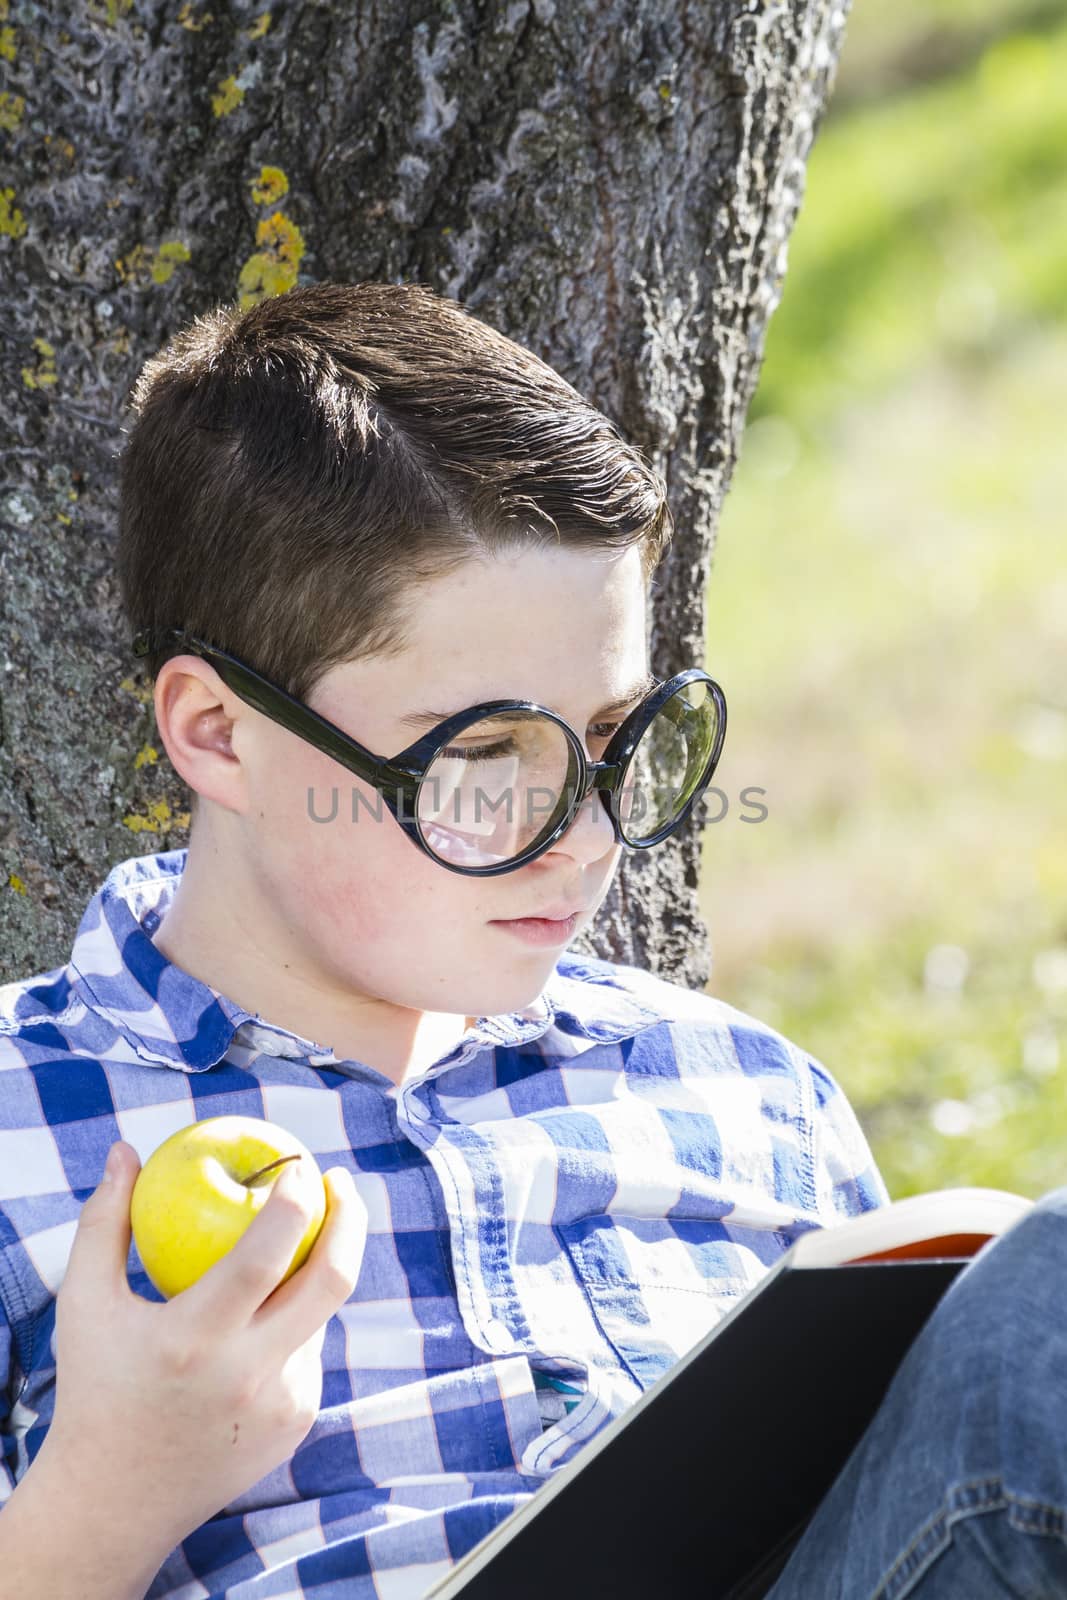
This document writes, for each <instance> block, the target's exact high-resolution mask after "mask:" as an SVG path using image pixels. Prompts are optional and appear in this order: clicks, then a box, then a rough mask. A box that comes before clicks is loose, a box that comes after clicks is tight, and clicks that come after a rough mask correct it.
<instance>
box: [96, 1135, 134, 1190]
mask: <svg viewBox="0 0 1067 1600" xmlns="http://www.w3.org/2000/svg"><path fill="white" fill-rule="evenodd" d="M127 1152H129V1154H127ZM135 1154H136V1151H132V1150H130V1146H129V1145H127V1144H124V1143H123V1142H122V1140H121V1139H120V1140H119V1142H118V1143H117V1144H113V1145H112V1146H111V1149H110V1150H109V1151H108V1153H107V1160H106V1161H105V1163H104V1176H103V1177H102V1178H101V1180H100V1186H101V1188H103V1187H105V1186H107V1187H108V1188H110V1187H111V1186H112V1185H113V1184H114V1183H116V1182H120V1183H121V1182H125V1181H126V1180H127V1179H128V1178H129V1176H130V1173H131V1170H132V1169H131V1167H130V1155H135Z"/></svg>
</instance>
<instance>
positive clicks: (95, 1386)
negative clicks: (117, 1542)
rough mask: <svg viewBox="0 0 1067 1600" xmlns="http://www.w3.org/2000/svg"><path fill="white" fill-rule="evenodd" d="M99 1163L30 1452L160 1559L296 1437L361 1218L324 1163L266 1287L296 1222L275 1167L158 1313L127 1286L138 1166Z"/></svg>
mask: <svg viewBox="0 0 1067 1600" xmlns="http://www.w3.org/2000/svg"><path fill="white" fill-rule="evenodd" d="M110 1155H111V1156H112V1157H113V1158H114V1160H115V1163H116V1167H115V1173H114V1176H113V1177H105V1180H104V1181H103V1182H102V1183H101V1184H100V1186H99V1187H98V1188H97V1189H96V1190H94V1192H93V1193H92V1195H90V1197H89V1199H88V1200H87V1201H86V1203H85V1205H84V1206H83V1208H82V1212H81V1215H80V1217H79V1219H78V1228H77V1232H76V1234H75V1238H74V1243H73V1246H72V1248H71V1254H70V1261H69V1264H68V1267H67V1271H66V1275H65V1277H64V1279H63V1282H62V1283H61V1285H60V1288H59V1293H58V1296H57V1299H56V1399H55V1413H54V1416H53V1420H52V1424H51V1426H50V1428H49V1430H48V1433H47V1434H46V1436H45V1441H44V1445H43V1446H42V1451H45V1450H47V1451H48V1452H49V1453H50V1459H51V1460H52V1461H53V1464H54V1466H56V1468H57V1470H59V1471H62V1472H65V1473H68V1474H70V1473H72V1472H73V1473H74V1474H75V1475H76V1476H77V1477H78V1478H79V1479H80V1481H82V1482H83V1483H94V1484H95V1485H97V1486H98V1487H99V1488H100V1490H101V1491H102V1492H103V1493H105V1494H106V1495H107V1497H108V1498H109V1499H111V1498H112V1493H113V1495H114V1496H116V1497H117V1500H112V1503H114V1504H118V1505H120V1506H123V1508H124V1512H125V1515H126V1516H127V1517H129V1518H130V1520H131V1523H134V1522H136V1524H138V1525H139V1526H140V1527H141V1529H143V1530H144V1532H145V1535H146V1537H147V1539H148V1540H149V1541H151V1542H154V1543H155V1544H156V1547H157V1548H159V1549H162V1551H163V1553H164V1555H166V1554H167V1553H169V1552H170V1551H171V1550H172V1549H174V1547H175V1546H176V1545H177V1544H178V1543H180V1541H181V1540H182V1539H183V1538H185V1537H186V1535H187V1534H189V1533H191V1532H192V1531H193V1530H194V1529H195V1528H198V1527H200V1526H201V1524H202V1523H204V1522H206V1521H207V1519H208V1518H209V1517H211V1516H213V1515H214V1514H215V1513H216V1512H217V1511H219V1510H220V1509H221V1508H222V1507H223V1506H225V1505H227V1504H228V1503H229V1502H230V1501H231V1500H234V1499H236V1498H237V1496H238V1495H240V1494H242V1493H243V1492H244V1491H245V1490H246V1489H249V1488H251V1486H252V1485H253V1484H254V1483H257V1482H258V1481H259V1479H260V1478H262V1477H265V1476H266V1474H267V1473H268V1472H270V1471H271V1470H272V1468H274V1467H276V1466H278V1465H279V1464H280V1463H281V1462H283V1461H286V1460H288V1458H289V1457H290V1456H291V1455H292V1454H293V1451H294V1450H295V1449H296V1447H297V1445H298V1444H299V1443H300V1441H301V1440H302V1439H303V1438H305V1436H306V1435H307V1434H308V1432H309V1431H310V1429H311V1426H312V1424H313V1423H314V1421H315V1418H316V1416H317V1415H318V1410H319V1404H320V1401H321V1398H322V1362H321V1352H322V1344H323V1340H324V1338H325V1333H326V1323H327V1322H328V1320H329V1319H330V1317H331V1316H333V1314H334V1312H336V1311H337V1310H338V1309H339V1307H340V1306H342V1305H343V1304H344V1303H345V1301H346V1300H347V1299H348V1298H349V1296H350V1295H351V1294H352V1291H353V1289H354V1288H355V1285H356V1280H357V1278H358V1277H359V1269H360V1265H361V1263H362V1259H363V1250H364V1245H365V1243H366V1235H367V1212H366V1207H365V1206H364V1204H363V1202H362V1201H361V1200H360V1197H359V1195H358V1193H357V1191H356V1189H355V1187H354V1185H353V1183H352V1179H351V1176H350V1174H349V1173H348V1172H347V1171H346V1170H345V1169H344V1168H342V1167H331V1168H330V1169H329V1170H328V1171H327V1172H326V1173H325V1174H324V1178H325V1182H326V1193H327V1207H326V1219H325V1221H324V1222H323V1225H322V1229H321V1231H320V1233H319V1236H318V1238H317V1239H316V1241H315V1244H314V1246H313V1248H312V1251H311V1254H310V1255H309V1256H308V1258H307V1260H306V1261H305V1262H304V1264H303V1266H301V1267H300V1268H299V1269H298V1270H297V1271H296V1272H295V1273H294V1274H293V1276H292V1277H291V1278H290V1279H289V1281H288V1282H287V1283H285V1284H284V1285H282V1287H281V1288H280V1289H277V1291H276V1292H272V1291H275V1288H276V1285H277V1284H278V1283H279V1282H280V1280H281V1278H282V1276H283V1275H284V1273H285V1271H286V1269H287V1267H288V1265H289V1263H290V1261H291V1260H292V1258H293V1252H294V1251H295V1249H296V1247H297V1245H298V1244H299V1242H300V1240H301V1238H302V1237H303V1234H304V1231H305V1229H306V1228H307V1226H308V1223H309V1221H310V1214H309V1213H307V1212H306V1211H305V1208H304V1205H303V1203H302V1201H301V1199H300V1196H299V1186H298V1185H297V1184H296V1183H295V1182H293V1181H292V1178H291V1176H290V1170H289V1168H288V1167H283V1169H282V1173H281V1176H280V1177H279V1178H278V1179H277V1181H276V1182H275V1183H274V1185H273V1187H272V1190H271V1193H270V1195H269V1197H268V1199H267V1201H266V1204H265V1205H264V1206H263V1208H262V1210H261V1211H260V1212H259V1213H258V1214H257V1216H256V1217H255V1219H254V1220H253V1222H252V1223H251V1224H250V1226H249V1227H248V1228H247V1229H246V1231H245V1232H244V1234H242V1236H241V1238H240V1239H239V1240H238V1241H237V1243H236V1244H235V1245H234V1246H233V1248H232V1250H230V1251H228V1252H227V1254H226V1255H224V1256H223V1257H222V1258H221V1260H219V1261H217V1262H216V1263H215V1265H214V1266H213V1267H211V1268H210V1269H209V1270H208V1271H207V1272H206V1273H205V1274H204V1276H203V1277H202V1278H200V1279H199V1280H198V1281H197V1282H196V1283H194V1284H192V1285H191V1286H190V1287H189V1288H188V1289H185V1290H183V1291H182V1293H181V1294H179V1295H176V1296H175V1297H174V1299H173V1300H169V1301H168V1302H167V1303H166V1304H165V1305H160V1304H158V1303H157V1302H155V1301H151V1300H143V1299H142V1298H141V1297H140V1295H137V1294H134V1292H133V1291H132V1290H131V1288H130V1286H129V1283H128V1282H127V1278H126V1257H127V1254H128V1252H129V1248H130V1196H131V1193H132V1191H133V1185H134V1182H135V1180H136V1178H137V1175H138V1173H139V1171H140V1161H139V1160H138V1158H137V1154H136V1151H134V1150H133V1149H132V1147H131V1146H130V1145H127V1144H125V1143H122V1142H121V1141H120V1142H119V1143H117V1144H114V1145H113V1146H112V1147H111V1151H110ZM60 1463H61V1465H59V1464H60ZM165 1541H169V1542H165Z"/></svg>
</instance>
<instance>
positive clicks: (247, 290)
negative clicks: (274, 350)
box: [237, 211, 304, 311]
mask: <svg viewBox="0 0 1067 1600" xmlns="http://www.w3.org/2000/svg"><path fill="white" fill-rule="evenodd" d="M256 243H257V244H258V245H259V246H260V248H259V249H258V250H257V251H256V252H255V254H254V255H251V256H249V258H248V260H247V261H246V262H245V264H244V266H243V267H242V268H241V273H240V276H239V278H238V280H237V286H238V291H239V294H240V305H241V309H242V310H243V311H247V310H248V308H249V306H254V305H257V304H258V303H259V301H260V300H266V299H267V298H268V297H269V296H270V295H275V294H284V293H285V292H286V290H287V289H291V288H292V287H293V285H294V284H295V283H296V279H297V273H298V272H299V270H300V262H301V259H302V257H303V254H304V236H303V234H302V233H301V232H300V229H299V228H298V227H297V225H296V223H295V222H293V220H292V219H291V218H290V217H287V216H285V214H284V213H283V212H281V211H275V212H274V213H273V215H271V216H269V217H264V219H263V221H262V222H261V223H259V224H258V226H257V228H256Z"/></svg>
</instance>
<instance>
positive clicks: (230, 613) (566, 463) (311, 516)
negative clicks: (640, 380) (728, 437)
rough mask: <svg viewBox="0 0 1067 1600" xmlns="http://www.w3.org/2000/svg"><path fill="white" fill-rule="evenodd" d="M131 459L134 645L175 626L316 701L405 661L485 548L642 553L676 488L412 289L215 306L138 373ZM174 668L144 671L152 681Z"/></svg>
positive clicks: (536, 373)
mask: <svg viewBox="0 0 1067 1600" xmlns="http://www.w3.org/2000/svg"><path fill="white" fill-rule="evenodd" d="M131 402H132V406H133V409H134V412H135V413H136V416H135V420H134V423H133V426H132V428H131V429H130V432H129V438H128V441H127V444H126V447H125V450H124V452H123V456H122V460H121V463H120V487H121V494H120V508H119V548H118V566H119V579H120V583H121V588H122V598H123V604H124V606H125V609H126V613H127V616H128V618H129V621H130V624H131V630H133V631H137V630H140V629H149V630H154V629H157V628H165V627H168V626H172V625H174V626H183V627H185V628H187V629H189V630H190V631H191V632H193V633H197V634H199V635H200V636H201V637H202V638H206V639H207V640H209V641H210V642H211V643H213V644H217V645H220V646H221V647H222V648H224V649H226V650H229V651H231V652H232V653H233V654H235V655H238V656H240V657H241V658H242V659H244V660H246V661H247V662H249V664H250V665H252V666H254V667H255V668H256V669H257V670H258V671H259V672H261V673H263V674H264V675H265V676H267V677H268V678H271V679H273V681H274V682H275V683H278V684H280V685H281V686H282V687H283V688H285V689H287V690H288V691H289V693H290V694H293V695H296V696H297V697H298V698H300V699H306V698H307V697H308V695H309V694H310V692H311V690H312V689H313V688H314V686H315V683H316V682H317V681H318V679H319V678H320V677H321V676H322V675H323V673H325V672H326V671H328V670H329V669H330V667H332V666H334V665H336V664H338V663H340V662H342V661H350V660H357V659H359V658H361V657H363V656H369V655H377V654H386V655H388V654H392V653H395V652H397V651H399V650H401V649H402V648H404V645H405V643H406V642H407V641H406V639H405V631H404V630H405V621H406V616H405V600H406V598H407V597H408V596H409V595H410V594H411V593H412V591H413V590H414V589H416V588H417V586H418V585H420V584H421V583H423V582H424V581H426V580H428V579H432V578H434V577H438V576H444V575H445V574H447V573H449V572H451V571H452V570H453V569H454V568H456V567H458V566H460V565H461V564H462V562H463V561H464V560H466V559H468V558H469V557H470V556H472V555H474V554H477V553H478V551H479V550H494V549H502V548H505V547H514V546H516V545H521V544H523V543H524V542H526V541H529V540H533V541H535V542H536V543H538V544H541V545H543V544H546V543H548V542H550V541H559V542H561V543H566V544H570V545H583V546H587V547H588V546H601V547H603V546H615V547H618V548H622V547H625V546H628V545H631V544H635V543H639V544H641V545H642V562H643V567H644V571H645V574H646V578H647V577H648V576H649V575H650V574H651V572H652V571H653V570H654V568H655V566H656V565H657V563H658V562H659V560H660V558H661V557H662V555H663V552H664V550H665V549H666V547H667V544H668V543H669V541H670V538H671V535H672V531H673V522H672V518H671V514H670V510H669V508H668V505H667V498H666V485H665V484H664V481H663V478H662V477H661V475H660V474H659V473H658V472H657V471H656V470H655V469H654V468H653V467H652V466H651V465H650V464H649V463H648V462H647V461H646V459H645V458H644V457H643V456H642V455H641V454H640V453H639V451H638V450H637V449H635V448H634V447H633V446H631V445H629V444H627V443H626V442H625V441H624V440H623V438H622V437H621V435H620V434H619V432H618V429H617V428H616V427H615V426H614V424H613V423H611V422H610V421H609V420H608V418H606V417H605V416H604V415H603V414H602V413H601V412H599V411H598V410H597V409H596V408H595V406H593V405H591V404H590V402H589V401H587V400H585V399H583V398H582V396H581V395H580V394H579V393H578V392H577V390H575V389H573V388H572V387H571V385H570V384H569V383H567V382H566V381H565V379H563V378H562V377H560V375H559V374H558V373H557V372H555V371H554V370H553V369H552V367H550V366H549V365H547V363H546V362H544V361H542V360H540V359H539V357H537V356H535V355H534V354H533V353H532V352H531V351H529V350H526V349H524V348H523V346H522V345H518V344H515V343H514V342H513V341H512V340H511V339H508V338H505V336H504V335H503V334H502V333H499V332H497V331H496V330H495V329H494V328H491V327H490V326H488V324H486V323H484V322H481V321H480V320H479V319H478V318H476V317H475V316H473V315H472V314H471V313H470V312H468V311H466V310H465V309H464V308H463V307H462V306H460V305H459V303H458V302H456V301H454V300H450V299H447V298H445V297H444V296H442V295H439V294H437V293H436V292H435V291H434V290H432V289H431V288H429V287H428V286H426V285H424V284H417V283H404V284H395V283H378V282H365V283H317V284H311V285H309V286H307V287H301V286H298V287H296V288H294V289H290V290H289V291H288V292H287V293H285V294H281V295H277V296H272V297H270V298H268V299H266V300H263V301H261V302H260V303H259V304H257V305H254V306H252V307H251V308H250V309H248V310H245V311H241V310H240V309H239V308H238V307H237V306H234V305H231V306H220V307H217V308H216V309H215V310H213V311H211V312H210V313H208V314H207V315H204V316H200V317H197V318H196V319H195V320H194V321H193V323H191V324H190V325H188V326H187V327H185V328H182V329H181V330H180V331H179V332H178V333H177V334H175V335H174V336H173V337H172V338H171V339H170V340H169V342H168V343H167V345H166V346H165V347H164V349H162V350H161V351H160V352H159V353H158V354H156V355H154V356H153V357H151V359H150V360H148V361H147V362H146V363H145V365H144V367H143V368H142V370H141V373H140V375H139V377H138V378H137V381H136V383H135V385H134V387H133V390H132V394H131ZM179 651H180V646H178V645H176V644H173V645H171V646H170V647H169V648H168V647H166V646H163V647H157V648H154V649H153V650H152V651H151V652H150V653H149V655H148V656H146V657H145V661H144V664H145V665H146V667H147V669H148V672H149V674H150V676H151V677H153V678H154V677H155V676H156V674H157V673H158V671H159V669H160V667H161V666H162V664H163V662H164V661H165V660H166V659H167V658H168V656H170V655H174V654H175V653H178V652H179Z"/></svg>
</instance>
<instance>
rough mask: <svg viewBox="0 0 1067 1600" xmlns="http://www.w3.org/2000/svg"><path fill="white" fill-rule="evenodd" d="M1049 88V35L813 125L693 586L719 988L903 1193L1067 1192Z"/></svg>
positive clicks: (1054, 170) (1065, 894)
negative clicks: (785, 246) (746, 805)
mask: <svg viewBox="0 0 1067 1600" xmlns="http://www.w3.org/2000/svg"><path fill="white" fill-rule="evenodd" d="M861 9H863V0H860V6H858V7H857V8H856V11H855V12H854V15H853V22H851V23H850V39H851V38H852V37H854V30H855V26H856V22H857V20H858V17H859V12H860V10H861ZM873 9H874V10H876V11H877V9H878V8H877V7H874V8H873ZM909 9H912V10H914V8H911V7H910V6H909ZM958 9H960V10H962V9H963V8H962V7H961V8H958ZM866 10H867V12H868V13H870V12H871V10H872V0H867V6H866ZM872 26H874V24H873V23H872ZM848 48H849V46H848V44H847V43H846V52H847V50H848ZM1057 81H1059V82H1062V81H1067V28H1061V29H1059V30H1052V31H1049V32H1048V33H1046V34H1043V35H1038V34H1036V33H1035V34H1025V35H1021V36H1012V37H1008V38H1005V39H1003V40H1000V41H998V42H997V43H996V44H995V45H993V46H992V47H987V48H986V49H985V51H984V53H983V54H982V56H981V58H980V59H979V60H978V61H977V62H971V63H968V64H966V65H965V66H964V67H962V68H961V69H960V70H959V71H958V72H957V73H956V74H955V76H953V77H952V78H951V79H950V80H948V81H944V82H940V83H937V84H935V85H927V86H924V87H921V88H916V89H912V90H910V91H909V92H907V93H906V94H902V95H899V96H896V97H895V98H894V99H892V100H891V101H888V102H886V103H885V104H879V105H872V106H863V107H862V108H860V109H858V110H857V109H856V108H855V107H850V108H849V109H848V110H847V111H846V112H845V113H843V114H842V115H841V116H839V117H837V118H835V117H834V115H833V114H832V113H831V115H830V117H829V118H828V119H827V122H826V123H825V125H824V128H823V132H822V133H821V135H820V138H819V141H818V142H817V145H816V149H815V152H814V155H813V158H812V161H811V165H810V168H809V177H808V195H807V199H806V200H805V204H804V207H803V210H802V213H801V217H800V219H799V222H798V225H797V230H796V234H795V237H794V240H793V244H792V247H791V262H790V268H789V273H788V276H787V280H786V291H785V294H784V296H783V301H782V304H781V307H780V308H779V310H778V311H777V312H776V314H775V318H774V319H773V321H772V324H771V331H770V335H769V338H768V345H767V359H766V364H765V368H764V372H763V374H762V377H761V382H760V387H759V390H758V392H757V395H756V400H755V403H754V406H753V410H752V417H751V421H750V425H749V429H748V432H747V434H746V439H745V444H744V450H743V453H742V457H741V462H740V465H739V468H738V471H737V474H736V476H735V481H734V484H733V486H732V488H731V490H730V494H729V496H728V499H727V504H726V507H725V509H724V513H723V517H722V522H721V526H720V531H719V543H718V549H717V553H716V557H715V562H714V567H713V571H712V581H711V585H710V589H709V628H708V657H707V659H708V665H709V668H710V670H711V671H712V672H713V673H714V674H715V676H716V677H718V678H719V679H720V681H721V682H722V684H723V687H724V688H725V690H726V693H727V697H728V701H729V713H730V715H729V732H728V736H727V743H726V749H725V753H724V756H723V761H722V764H721V766H720V769H719V774H718V776H717V779H716V782H717V783H718V784H719V786H720V787H721V788H722V789H723V791H724V792H725V793H726V795H727V796H728V798H729V801H730V810H729V812H728V813H727V815H726V817H725V818H723V820H722V821H720V822H718V823H717V824H715V825H714V826H709V827H708V829H707V831H706V833H705V841H704V844H705V849H704V865H703V875H702V899H703V905H704V912H705V916H706V919H707V922H708V925H709V928H710V930H711V933H712V940H713V949H714V957H715V966H714V972H713V975H712V980H711V982H710V984H709V988H710V989H711V990H712V991H713V992H715V993H718V994H722V995H723V996H724V997H725V998H727V999H729V1000H730V1001H732V1003H734V1004H736V1005H739V1006H741V1007H742V1009H745V1010H748V1011H750V1012H752V1013H753V1014H755V1015H757V1016H761V1017H764V1018H765V1019H766V1020H768V1021H770V1022H772V1023H773V1024H774V1025H775V1026H777V1027H779V1028H781V1029H782V1031H783V1032H785V1033H787V1034H788V1035H789V1036H790V1037H791V1038H794V1039H796V1040H797V1042H798V1043H800V1044H802V1045H803V1046H804V1048H806V1049H808V1050H810V1051H811V1053H812V1054H814V1055H815V1056H817V1057H818V1058H819V1059H820V1060H822V1061H823V1062H824V1063H825V1064H826V1066H827V1067H829V1069H830V1070H831V1071H832V1072H833V1073H834V1075H835V1076H836V1077H837V1078H838V1079H839V1081H840V1082H841V1083H842V1085H843V1086H844V1087H845V1089H846V1090H847V1092H848V1094H849V1096H850V1098H851V1099H852V1101H853V1104H854V1105H855V1106H856V1109H857V1111H858V1113H859V1115H860V1118H861V1121H862V1122H863V1124H864V1127H865V1128H866V1129H867V1132H868V1135H869V1137H870V1139H871V1142H872V1146H873V1148H874V1151H875V1155H876V1158H877V1159H878V1161H879V1164H880V1166H881V1167H882V1171H883V1173H884V1175H885V1177H886V1181H887V1183H888V1184H889V1188H890V1192H891V1193H892V1194H894V1195H902V1194H906V1193H913V1192H916V1191H918V1190H922V1189H928V1188H931V1187H940V1186H945V1185H949V1184H957V1183H985V1184H991V1185H993V1186H996V1187H1004V1188H1012V1189H1017V1190H1018V1191H1019V1192H1021V1193H1025V1194H1030V1195H1037V1194H1039V1193H1042V1192H1044V1191H1045V1190H1046V1189H1048V1188H1051V1187H1053V1186H1056V1185H1058V1184H1060V1183H1061V1182H1067V1160H1065V1159H1064V1157H1063V1155H1062V1153H1061V1152H1062V1151H1063V1150H1064V1149H1067V1092H1065V1091H1067V838H1065V826H1064V825H1065V822H1067V803H1065V798H1064V797H1065V791H1067V672H1065V670H1064V667H1065V663H1067V562H1065V561H1064V544H1065V540H1064V514H1063V508H1064V506H1065V505H1067V466H1065V465H1064V464H1063V460H1064V451H1063V447H1062V432H1063V429H1062V418H1063V416H1064V415H1065V414H1067V290H1065V287H1064V286H1065V285H1067V177H1065V171H1067V163H1064V161H1063V157H1062V151H1063V150H1064V149H1065V148H1067V97H1064V96H1062V95H1061V94H1059V92H1058V91H1057V92H1056V94H1055V96H1054V95H1053V86H1054V84H1055V83H1056V82H1057ZM1054 98H1055V99H1056V101H1057V103H1056V104H1053V99H1054ZM746 785H753V786H761V787H762V788H764V789H765V790H766V797H765V802H764V803H765V804H766V805H767V807H768V816H767V818H766V820H765V821H763V822H761V823H759V824H756V825H753V824H751V823H745V822H743V821H742V820H740V818H741V813H740V810H739V796H740V792H741V790H742V789H744V788H745V787H746Z"/></svg>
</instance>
